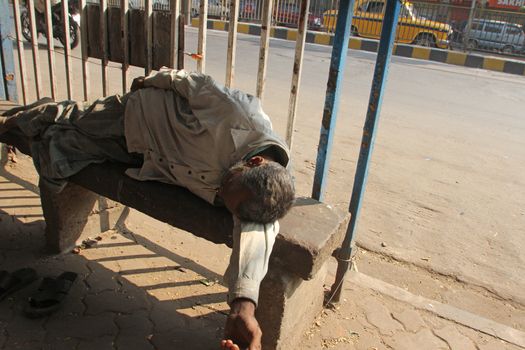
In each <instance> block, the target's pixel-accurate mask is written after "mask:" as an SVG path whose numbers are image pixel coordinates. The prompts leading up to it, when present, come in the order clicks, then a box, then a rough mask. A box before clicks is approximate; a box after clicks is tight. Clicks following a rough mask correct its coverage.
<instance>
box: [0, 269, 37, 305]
mask: <svg viewBox="0 0 525 350" xmlns="http://www.w3.org/2000/svg"><path fill="white" fill-rule="evenodd" d="M37 277H38V276H37V274H36V271H35V270H33V269H31V268H23V269H19V270H16V271H14V272H13V273H9V272H7V271H0V301H2V300H3V299H5V298H6V297H7V296H8V295H10V294H12V293H14V292H16V291H17V290H20V289H22V288H24V287H25V286H27V285H28V284H30V283H31V282H33V281H35V280H36V279H37Z"/></svg>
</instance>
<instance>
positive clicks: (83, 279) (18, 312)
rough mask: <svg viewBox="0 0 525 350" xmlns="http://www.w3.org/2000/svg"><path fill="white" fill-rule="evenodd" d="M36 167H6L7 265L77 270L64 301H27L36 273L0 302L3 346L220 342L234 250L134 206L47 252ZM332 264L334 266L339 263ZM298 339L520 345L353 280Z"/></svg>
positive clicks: (2, 235) (483, 349)
mask: <svg viewBox="0 0 525 350" xmlns="http://www.w3.org/2000/svg"><path fill="white" fill-rule="evenodd" d="M35 183H36V176H35V174H34V172H33V171H32V170H31V164H30V163H29V162H28V161H27V160H24V159H21V160H19V163H18V164H16V165H14V166H11V167H8V168H7V170H6V171H2V172H0V266H1V269H5V270H9V271H12V270H14V269H17V268H20V267H33V268H35V269H36V270H37V272H38V274H39V276H41V277H43V276H56V275H58V274H60V273H61V272H63V271H75V272H77V273H78V274H79V278H78V280H77V282H76V283H75V284H74V286H73V288H72V289H71V291H70V293H69V296H68V298H67V300H66V302H65V304H64V306H63V308H62V309H61V310H59V311H58V312H57V313H55V314H53V315H51V316H49V317H46V318H43V319H38V320H30V319H27V318H26V317H24V315H23V307H24V305H25V303H26V300H27V298H28V297H29V296H30V295H31V294H32V293H33V292H34V291H35V289H36V288H37V286H38V282H35V283H33V284H32V285H30V286H28V287H27V288H24V289H23V290H21V291H19V292H17V293H15V294H13V295H12V296H10V297H9V298H7V299H6V300H4V301H3V302H1V303H0V349H1V350H11V349H27V350H32V349H46V350H47V349H49V350H59V349H77V350H82V349H88V350H91V349H96V350H105V349H133V350H142V349H144V350H150V349H159V350H162V349H183V348H185V347H186V348H188V349H218V346H217V344H218V341H219V339H220V337H221V334H222V332H223V324H224V321H225V318H226V313H227V310H228V307H227V305H226V303H225V302H224V301H225V298H226V294H225V293H226V289H225V287H224V286H223V285H221V283H220V276H221V274H222V272H223V271H224V268H225V266H226V264H227V261H228V254H229V251H228V249H227V248H226V247H224V246H217V245H214V244H211V243H209V242H205V241H203V240H201V239H198V238H195V237H193V236H191V235H188V234H185V233H183V232H180V231H178V230H175V229H173V228H171V227H169V226H167V225H165V224H162V223H159V222H157V221H155V220H152V219H150V218H148V217H146V216H144V215H142V214H140V213H136V212H132V213H131V214H130V216H129V217H128V219H127V221H126V224H125V227H123V228H121V230H119V231H106V232H104V233H103V234H101V236H100V238H101V240H100V241H99V242H98V244H96V245H95V246H94V247H92V248H89V249H83V250H81V251H80V253H79V254H73V253H70V254H65V255H60V256H50V255H47V254H46V253H45V250H44V222H43V217H42V210H41V208H40V203H39V197H38V189H37V188H36V187H35V186H34V184H35ZM332 267H333V266H332ZM345 286H346V287H345V289H346V290H345V293H344V298H345V299H344V301H343V302H342V303H341V304H340V305H338V306H337V307H336V308H329V309H326V310H324V311H323V313H322V314H321V315H319V317H318V319H317V321H316V322H315V324H313V325H312V327H311V328H310V330H309V331H308V332H306V334H305V335H304V337H303V341H302V343H301V345H300V346H299V347H298V349H325V348H327V349H359V350H360V349H366V350H379V349H396V350H397V349H399V350H411V349H418V350H419V349H425V350H426V349H429V350H430V349H454V350H455V349H458V350H471V349H477V350H492V349H494V350H499V349H508V350H514V349H520V347H518V346H516V345H513V344H509V343H506V342H504V341H502V340H500V339H497V338H495V337H492V336H490V335H487V334H485V333H482V332H480V331H477V330H474V329H471V328H468V327H465V326H462V325H460V324H457V323H455V322H453V321H449V320H446V319H443V318H440V317H438V316H437V315H436V314H433V313H431V312H428V311H425V310H421V309H417V308H415V307H414V306H412V305H410V304H408V303H403V302H400V301H398V300H394V299H392V298H390V297H388V296H385V295H382V294H381V293H378V292H376V291H374V290H371V289H368V288H363V287H360V286H359V285H354V284H351V283H347V284H346V285H345Z"/></svg>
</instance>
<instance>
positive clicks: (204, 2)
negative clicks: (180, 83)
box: [197, 0, 208, 73]
mask: <svg viewBox="0 0 525 350" xmlns="http://www.w3.org/2000/svg"><path fill="white" fill-rule="evenodd" d="M207 33H208V0H200V6H199V41H198V47H197V53H198V54H199V55H201V57H202V58H201V59H200V60H198V61H197V71H199V72H201V73H204V72H205V71H206V37H207Z"/></svg>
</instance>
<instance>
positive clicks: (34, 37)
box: [26, 0, 42, 99]
mask: <svg viewBox="0 0 525 350" xmlns="http://www.w3.org/2000/svg"><path fill="white" fill-rule="evenodd" d="M26 4H27V10H28V11H29V25H30V26H31V48H32V52H33V70H34V74H35V87H36V98H37V99H40V96H41V95H42V80H41V76H40V55H39V52H38V32H37V30H36V18H35V3H34V1H33V0H27V2H26Z"/></svg>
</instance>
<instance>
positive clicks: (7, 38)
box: [0, 1, 18, 102]
mask: <svg viewBox="0 0 525 350" xmlns="http://www.w3.org/2000/svg"><path fill="white" fill-rule="evenodd" d="M10 13H11V11H10V10H9V5H8V2H7V1H0V38H1V47H0V55H1V56H2V57H1V60H0V61H1V62H0V63H1V64H2V67H1V68H0V71H1V73H2V76H1V78H0V80H2V81H1V82H0V87H3V91H2V92H0V96H1V97H2V98H3V99H7V100H10V101H14V102H17V101H18V95H17V92H16V81H15V60H14V56H13V53H14V51H13V42H12V38H13V37H14V33H13V23H12V22H11V18H10Z"/></svg>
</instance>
